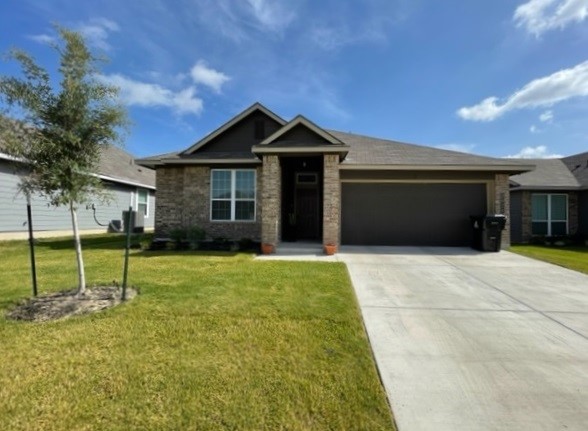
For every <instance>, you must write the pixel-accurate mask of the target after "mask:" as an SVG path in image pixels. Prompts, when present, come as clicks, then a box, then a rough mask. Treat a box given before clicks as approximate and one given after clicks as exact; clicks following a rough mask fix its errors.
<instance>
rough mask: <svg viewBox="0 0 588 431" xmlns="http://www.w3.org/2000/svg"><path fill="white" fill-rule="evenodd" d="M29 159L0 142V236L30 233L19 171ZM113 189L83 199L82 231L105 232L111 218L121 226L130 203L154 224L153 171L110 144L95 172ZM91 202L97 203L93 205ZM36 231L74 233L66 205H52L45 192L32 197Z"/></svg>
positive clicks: (148, 225)
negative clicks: (105, 198)
mask: <svg viewBox="0 0 588 431" xmlns="http://www.w3.org/2000/svg"><path fill="white" fill-rule="evenodd" d="M23 170H26V164H25V163H19V162H17V161H15V159H14V158H13V157H11V156H10V155H9V154H7V153H6V152H5V151H3V150H2V147H1V146H0V240H3V239H22V238H26V237H27V236H28V225H27V207H26V206H27V200H26V197H25V196H24V195H23V194H22V193H20V192H19V189H18V184H19V182H20V176H19V175H20V174H21V173H22V172H23ZM96 175H97V176H98V177H99V178H100V179H101V180H102V182H103V184H104V186H105V187H106V189H107V190H109V191H110V195H111V197H112V199H111V200H110V202H108V203H101V202H100V201H99V200H95V201H93V202H91V203H90V204H89V205H87V206H86V205H83V206H82V207H81V208H80V209H79V211H78V219H79V225H80V230H81V233H82V234H88V233H103V232H107V230H108V226H109V225H110V224H111V222H114V225H115V226H117V225H119V224H120V221H121V219H122V212H123V211H124V210H128V208H129V206H132V207H133V209H135V210H137V211H138V212H140V213H141V214H142V215H143V220H144V227H145V229H147V230H149V229H153V226H154V218H155V217H154V215H155V171H153V170H152V169H149V168H146V167H144V166H140V165H138V164H136V163H135V160H134V157H133V156H132V155H131V154H129V153H127V152H126V151H123V150H122V149H120V148H117V147H114V146H108V147H107V148H106V149H105V151H103V153H102V155H101V158H100V169H99V172H98V173H97V174H96ZM92 204H93V206H94V209H93V208H92ZM31 208H32V214H33V228H34V234H35V237H37V238H41V237H50V236H61V235H70V234H71V233H72V228H71V216H70V214H69V211H68V209H67V208H65V207H58V208H56V207H53V206H51V205H49V203H48V201H47V200H46V199H44V198H41V197H38V196H33V197H32V199H31Z"/></svg>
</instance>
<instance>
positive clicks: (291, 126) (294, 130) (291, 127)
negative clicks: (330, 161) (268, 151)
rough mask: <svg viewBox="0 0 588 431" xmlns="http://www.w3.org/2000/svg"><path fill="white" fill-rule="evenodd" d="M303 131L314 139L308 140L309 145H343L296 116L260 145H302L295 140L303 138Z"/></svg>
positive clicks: (299, 116) (309, 122)
mask: <svg viewBox="0 0 588 431" xmlns="http://www.w3.org/2000/svg"><path fill="white" fill-rule="evenodd" d="M303 129H306V131H307V132H310V134H311V136H312V137H314V139H310V140H309V141H311V142H308V143H310V144H311V145H317V144H319V145H320V144H324V145H344V144H343V142H341V141H340V140H339V139H337V138H336V137H335V136H333V135H331V134H330V133H329V132H327V131H326V130H324V129H322V128H320V127H319V126H317V125H316V124H314V123H313V122H312V121H310V120H308V119H307V118H305V117H303V116H302V115H297V116H296V117H295V118H294V119H292V120H291V121H290V122H289V123H288V124H286V125H285V126H284V127H282V128H281V129H279V130H277V131H276V132H275V133H273V134H272V135H270V136H268V137H267V138H265V139H264V140H263V141H261V144H260V145H271V144H277V143H282V144H285V145H288V144H304V143H305V142H299V141H298V140H297V139H296V137H297V136H298V137H300V136H303V132H302V130H303ZM306 136H308V135H306ZM292 138H294V139H292ZM317 138H319V139H317Z"/></svg>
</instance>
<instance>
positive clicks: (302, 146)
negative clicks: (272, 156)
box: [252, 115, 349, 158]
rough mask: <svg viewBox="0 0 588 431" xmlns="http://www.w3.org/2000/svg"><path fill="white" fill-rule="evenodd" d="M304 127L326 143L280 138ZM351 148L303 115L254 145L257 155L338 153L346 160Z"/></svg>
mask: <svg viewBox="0 0 588 431" xmlns="http://www.w3.org/2000/svg"><path fill="white" fill-rule="evenodd" d="M297 127H303V128H305V129H307V130H308V131H310V132H311V133H312V134H314V135H316V136H317V137H319V138H321V139H322V140H324V141H325V142H324V143H320V144H318V145H317V144H316V143H307V142H303V141H301V142H298V141H295V140H294V141H284V140H281V139H280V138H282V137H284V136H285V135H287V134H288V132H290V131H292V130H294V128H297ZM348 150H349V147H348V146H347V145H345V143H343V142H341V141H340V140H339V139H338V138H336V137H335V136H333V135H332V134H330V133H329V132H327V131H326V130H324V129H322V128H321V127H319V126H317V125H316V124H315V123H313V122H312V121H310V120H309V119H307V118H305V117H304V116H302V115H297V116H296V117H294V119H292V120H291V121H290V122H288V123H287V124H286V125H284V126H283V127H281V128H280V129H278V130H277V131H276V132H274V133H273V134H272V135H270V136H268V137H267V138H265V139H264V140H263V141H261V143H259V144H257V145H254V146H253V148H252V151H253V153H254V154H256V155H260V154H264V153H278V154H286V153H292V154H294V153H296V154H309V153H315V154H318V153H336V154H339V157H341V158H344V157H345V156H346V155H347V151H348Z"/></svg>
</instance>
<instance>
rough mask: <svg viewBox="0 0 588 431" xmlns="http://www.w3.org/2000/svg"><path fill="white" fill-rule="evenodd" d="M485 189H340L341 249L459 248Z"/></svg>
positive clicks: (464, 242) (360, 185)
mask: <svg viewBox="0 0 588 431" xmlns="http://www.w3.org/2000/svg"><path fill="white" fill-rule="evenodd" d="M485 212H486V186H485V184H391V183H375V184H374V183H369V184H365V183H343V187H342V215H341V218H342V219H341V223H342V224H341V232H342V243H343V244H365V245H438V246H463V245H469V244H470V243H471V235H472V232H471V226H470V221H469V216H470V215H472V214H483V213H485Z"/></svg>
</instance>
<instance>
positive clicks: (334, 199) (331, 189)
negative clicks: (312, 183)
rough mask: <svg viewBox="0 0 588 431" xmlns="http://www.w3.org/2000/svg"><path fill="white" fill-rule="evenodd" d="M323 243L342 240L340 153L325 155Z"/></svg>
mask: <svg viewBox="0 0 588 431" xmlns="http://www.w3.org/2000/svg"><path fill="white" fill-rule="evenodd" d="M323 181H324V183H323V245H327V244H334V245H336V246H339V245H340V242H341V238H340V235H341V182H340V180H339V155H338V154H325V155H324V174H323Z"/></svg>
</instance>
